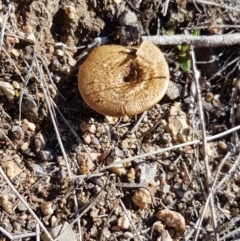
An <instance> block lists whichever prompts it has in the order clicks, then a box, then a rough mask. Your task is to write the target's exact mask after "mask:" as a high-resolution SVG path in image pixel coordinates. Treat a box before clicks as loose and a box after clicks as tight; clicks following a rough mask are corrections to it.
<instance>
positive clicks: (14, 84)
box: [12, 80, 21, 90]
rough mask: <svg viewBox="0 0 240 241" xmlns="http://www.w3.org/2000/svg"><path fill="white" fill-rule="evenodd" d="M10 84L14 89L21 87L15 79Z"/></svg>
mask: <svg viewBox="0 0 240 241" xmlns="http://www.w3.org/2000/svg"><path fill="white" fill-rule="evenodd" d="M12 85H13V87H14V88H15V89H18V90H19V89H21V87H20V84H19V83H18V82H17V81H15V80H14V81H13V82H12Z"/></svg>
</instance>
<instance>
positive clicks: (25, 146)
mask: <svg viewBox="0 0 240 241" xmlns="http://www.w3.org/2000/svg"><path fill="white" fill-rule="evenodd" d="M28 147H29V143H28V142H24V143H23V144H22V146H21V150H22V151H26V150H27V149H28Z"/></svg>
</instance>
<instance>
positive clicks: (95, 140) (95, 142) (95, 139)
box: [91, 136, 100, 145]
mask: <svg viewBox="0 0 240 241" xmlns="http://www.w3.org/2000/svg"><path fill="white" fill-rule="evenodd" d="M91 139H92V141H91V143H92V144H93V145H100V142H99V140H98V138H97V137H95V136H93V137H92V138H91Z"/></svg>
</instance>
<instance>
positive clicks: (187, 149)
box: [183, 146, 193, 154]
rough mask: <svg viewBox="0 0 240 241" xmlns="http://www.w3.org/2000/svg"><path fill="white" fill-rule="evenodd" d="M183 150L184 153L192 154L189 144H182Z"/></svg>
mask: <svg viewBox="0 0 240 241" xmlns="http://www.w3.org/2000/svg"><path fill="white" fill-rule="evenodd" d="M183 152H184V153H185V154H193V149H192V147H191V146H184V148H183Z"/></svg>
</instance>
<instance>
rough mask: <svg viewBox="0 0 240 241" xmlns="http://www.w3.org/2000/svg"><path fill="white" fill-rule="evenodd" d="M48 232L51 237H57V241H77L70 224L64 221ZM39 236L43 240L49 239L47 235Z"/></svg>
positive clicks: (47, 240)
mask: <svg viewBox="0 0 240 241" xmlns="http://www.w3.org/2000/svg"><path fill="white" fill-rule="evenodd" d="M49 233H50V234H51V236H52V238H53V239H57V240H58V241H66V240H71V241H77V236H76V234H75V233H74V231H73V229H72V226H71V225H70V224H69V223H68V222H64V224H63V225H62V224H60V225H58V226H56V227H54V228H52V229H51V230H49ZM41 238H42V239H43V241H49V239H48V237H47V236H46V235H45V234H43V235H41Z"/></svg>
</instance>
